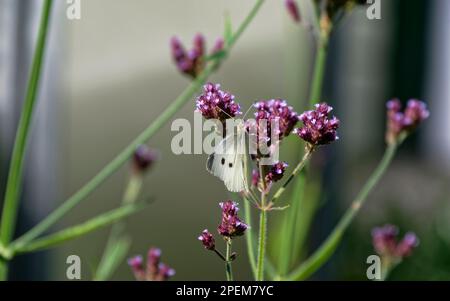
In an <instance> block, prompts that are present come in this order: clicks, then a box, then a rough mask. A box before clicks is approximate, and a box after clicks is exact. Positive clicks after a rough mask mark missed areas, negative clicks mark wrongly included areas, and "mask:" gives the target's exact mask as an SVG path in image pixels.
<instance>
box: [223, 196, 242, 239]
mask: <svg viewBox="0 0 450 301" xmlns="http://www.w3.org/2000/svg"><path fill="white" fill-rule="evenodd" d="M219 205H220V208H221V209H222V222H221V223H220V225H219V227H218V228H217V231H218V232H219V234H220V235H222V236H225V237H227V238H233V237H236V236H241V235H243V234H244V232H245V230H247V228H248V226H247V225H246V224H245V223H243V222H242V221H241V220H240V219H239V217H238V215H237V213H238V211H239V208H238V207H237V204H236V203H235V202H233V201H230V200H229V201H225V202H223V203H220V204H219Z"/></svg>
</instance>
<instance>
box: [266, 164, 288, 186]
mask: <svg viewBox="0 0 450 301" xmlns="http://www.w3.org/2000/svg"><path fill="white" fill-rule="evenodd" d="M287 166H288V165H287V163H286V162H278V163H275V164H274V165H272V166H271V167H270V169H269V172H268V173H267V175H266V182H268V183H272V182H277V181H279V180H281V178H283V176H284V171H285V170H286V167H287Z"/></svg>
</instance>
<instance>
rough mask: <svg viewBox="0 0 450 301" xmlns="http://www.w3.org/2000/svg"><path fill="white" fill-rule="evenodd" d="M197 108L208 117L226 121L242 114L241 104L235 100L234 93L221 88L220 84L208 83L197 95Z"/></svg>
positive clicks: (197, 110)
mask: <svg viewBox="0 0 450 301" xmlns="http://www.w3.org/2000/svg"><path fill="white" fill-rule="evenodd" d="M196 105H197V109H196V110H195V111H196V112H199V113H201V114H202V115H203V117H204V118H206V119H218V120H220V121H222V122H223V121H225V120H226V119H228V118H231V117H235V116H237V115H240V114H242V112H241V110H240V106H239V104H238V103H236V102H235V101H234V95H232V94H230V93H228V92H226V91H222V90H220V85H219V84H212V83H207V84H206V85H204V86H203V93H202V94H201V95H200V96H199V97H197V103H196Z"/></svg>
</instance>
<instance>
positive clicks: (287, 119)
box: [254, 99, 298, 141]
mask: <svg viewBox="0 0 450 301" xmlns="http://www.w3.org/2000/svg"><path fill="white" fill-rule="evenodd" d="M254 107H255V108H256V110H257V111H256V113H255V120H256V122H257V123H258V124H260V121H262V120H267V131H265V132H266V134H267V138H268V139H270V137H271V134H272V133H271V131H270V128H271V124H272V122H276V123H277V124H278V132H277V133H274V134H278V138H279V140H281V139H282V138H284V137H286V136H288V135H289V134H290V133H291V132H292V130H293V129H294V127H295V125H296V124H297V122H298V115H297V113H296V112H295V111H294V110H293V108H292V107H291V106H289V105H288V104H287V102H286V101H285V100H282V99H271V100H263V101H259V102H257V103H256V104H255V105H254ZM258 141H259V140H258Z"/></svg>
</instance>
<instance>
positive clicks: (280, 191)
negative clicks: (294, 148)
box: [272, 147, 314, 203]
mask: <svg viewBox="0 0 450 301" xmlns="http://www.w3.org/2000/svg"><path fill="white" fill-rule="evenodd" d="M313 152H314V147H307V149H306V152H305V154H304V155H303V158H302V160H301V161H300V162H299V163H298V164H297V166H296V167H295V168H294V170H293V171H292V173H291V175H290V176H289V178H288V179H287V180H286V182H284V184H283V186H281V187H280V188H279V189H278V190H277V191H276V192H275V194H274V195H273V198H272V203H275V202H276V201H277V200H278V199H279V198H280V196H281V195H282V194H283V192H284V191H285V190H286V188H287V186H288V185H289V183H290V182H291V181H292V180H293V179H294V178H295V176H296V175H297V174H298V173H299V172H300V171H301V170H302V169H303V167H305V165H306V163H307V162H308V160H309V159H310V158H311V155H312V153H313Z"/></svg>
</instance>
